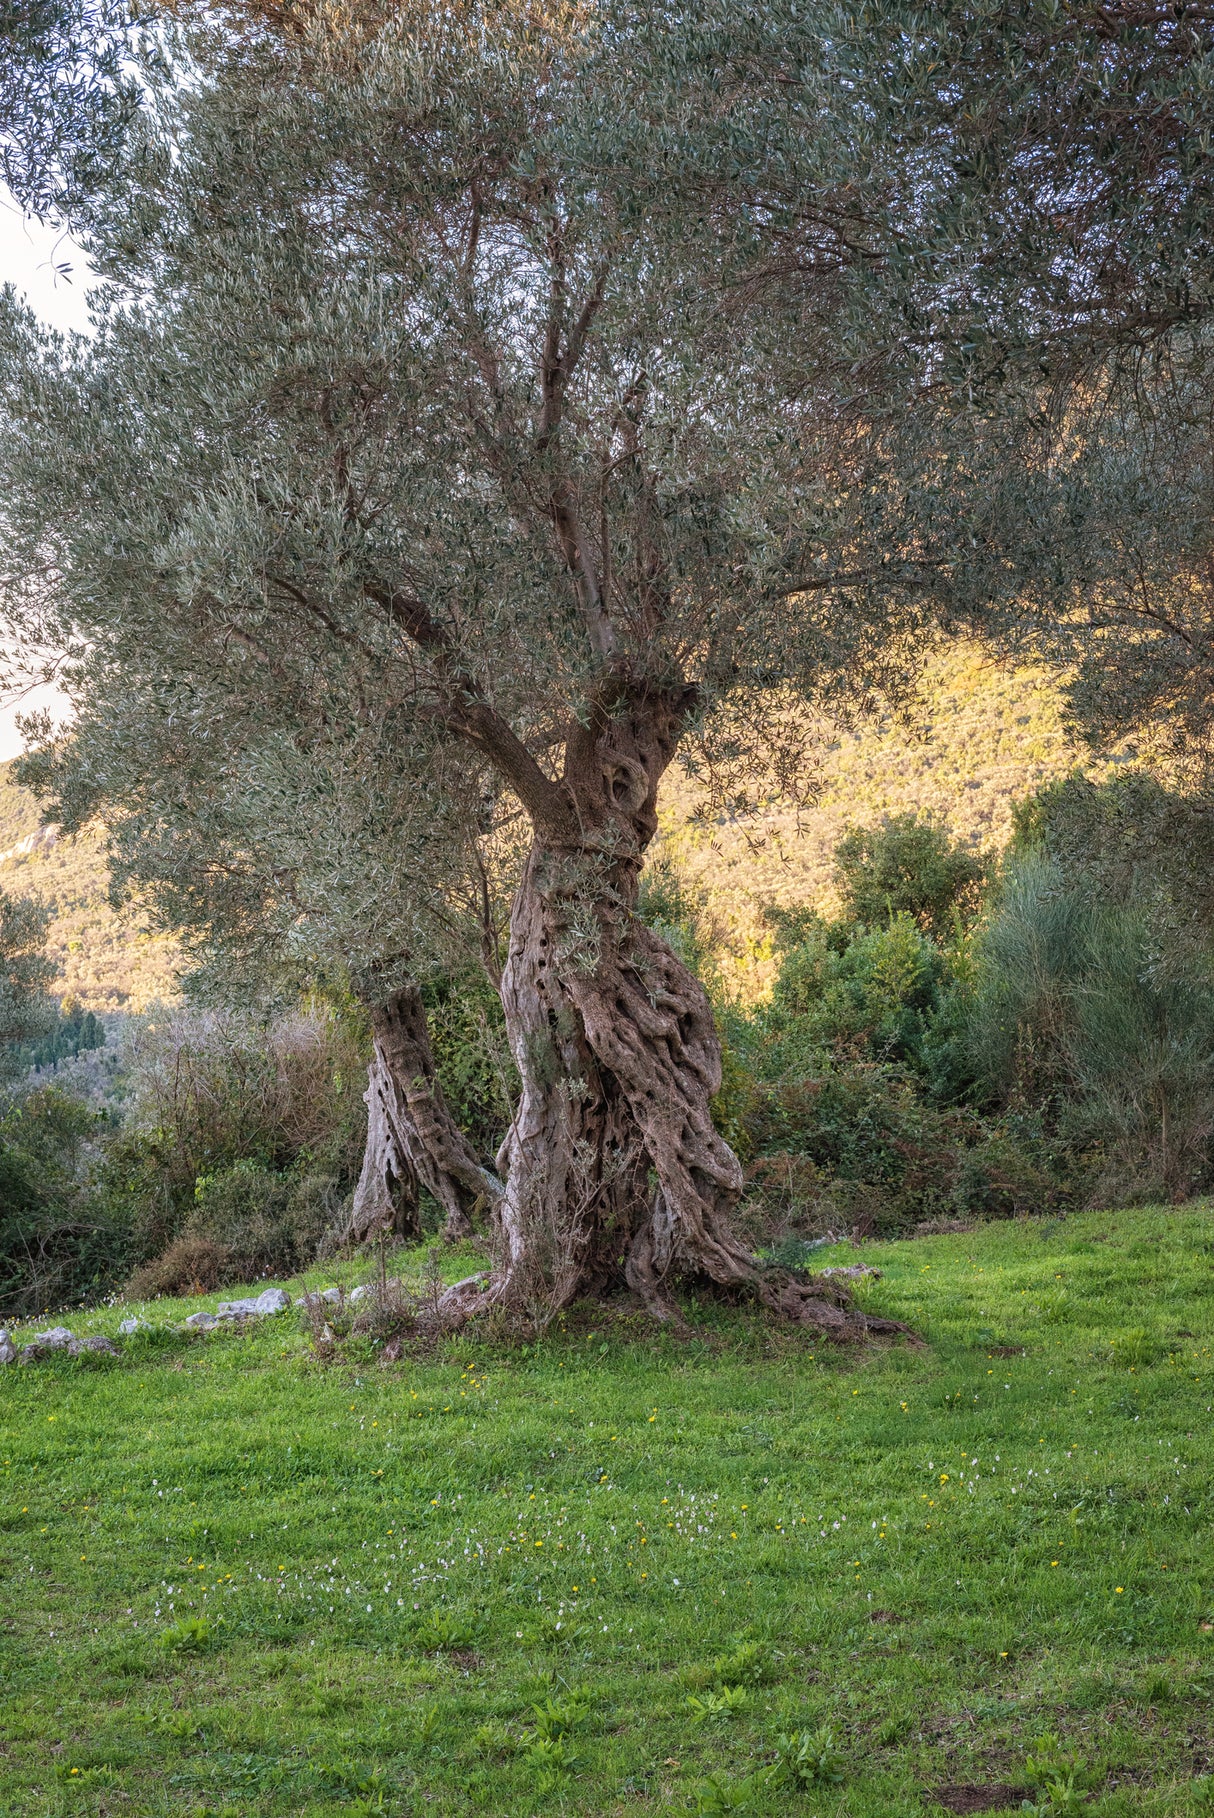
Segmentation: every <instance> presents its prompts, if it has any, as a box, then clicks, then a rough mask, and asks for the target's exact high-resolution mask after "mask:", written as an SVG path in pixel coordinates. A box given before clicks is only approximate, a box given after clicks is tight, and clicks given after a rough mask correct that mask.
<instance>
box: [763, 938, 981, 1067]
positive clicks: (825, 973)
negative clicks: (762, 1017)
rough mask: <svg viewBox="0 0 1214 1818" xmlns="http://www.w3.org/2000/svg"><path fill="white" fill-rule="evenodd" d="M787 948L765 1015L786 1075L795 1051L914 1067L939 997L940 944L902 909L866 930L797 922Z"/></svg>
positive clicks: (775, 1062) (775, 1057)
mask: <svg viewBox="0 0 1214 1818" xmlns="http://www.w3.org/2000/svg"><path fill="white" fill-rule="evenodd" d="M797 934H798V936H799V938H798V939H797V941H796V943H795V945H789V946H786V948H785V952H784V958H783V963H782V965H781V967H780V971H779V975H778V977H777V979H776V984H775V989H774V992H773V995H772V1007H771V1013H770V1014H769V1016H768V1017H767V1018H766V1026H767V1033H768V1036H769V1038H774V1041H775V1043H776V1048H775V1050H774V1052H773V1053H772V1057H771V1060H770V1062H769V1065H770V1066H773V1067H777V1068H778V1069H779V1071H780V1072H781V1073H787V1072H788V1071H789V1068H790V1063H791V1064H792V1066H793V1067H794V1068H795V1065H796V1060H797V1058H798V1055H809V1056H816V1055H820V1054H823V1053H828V1054H830V1055H832V1056H833V1057H834V1058H835V1059H836V1060H870V1061H881V1062H888V1061H898V1062H902V1063H904V1064H905V1065H908V1066H910V1067H913V1068H915V1069H917V1070H921V1069H922V1067H923V1065H924V1039H925V1036H926V1034H927V1031H928V1029H929V1027H930V1025H931V1021H932V1018H933V1017H934V1015H935V1013H936V1011H937V1009H938V1007H939V1003H940V995H941V990H942V987H943V985H944V981H945V963H944V959H943V956H942V955H941V952H940V949H939V948H938V947H937V946H936V945H935V944H934V942H932V941H930V940H928V939H927V937H926V936H925V935H924V934H922V933H921V932H920V931H919V929H918V927H917V926H916V924H915V923H914V921H913V920H912V919H911V917H910V916H909V915H907V914H896V915H894V916H891V918H890V919H889V921H888V922H887V924H886V925H885V926H884V927H877V928H874V929H872V930H871V931H870V930H868V929H865V928H863V927H861V928H858V929H851V928H846V927H844V926H842V925H840V924H838V923H836V924H834V925H832V924H830V923H827V922H824V921H820V920H818V919H817V918H815V919H814V920H813V921H808V920H805V921H802V923H801V925H800V927H799V928H798V929H797Z"/></svg>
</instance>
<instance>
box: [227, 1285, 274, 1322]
mask: <svg viewBox="0 0 1214 1818" xmlns="http://www.w3.org/2000/svg"><path fill="white" fill-rule="evenodd" d="M290 1304H291V1296H290V1295H289V1294H288V1293H287V1292H286V1290H285V1289H283V1288H267V1289H266V1290H265V1292H264V1293H262V1294H258V1295H257V1296H256V1297H255V1298H253V1297H250V1298H247V1299H245V1300H221V1301H220V1303H219V1305H218V1306H217V1307H216V1309H215V1316H216V1318H217V1319H262V1318H264V1317H265V1315H266V1314H267V1313H285V1312H286V1310H287V1308H288V1307H289V1306H290Z"/></svg>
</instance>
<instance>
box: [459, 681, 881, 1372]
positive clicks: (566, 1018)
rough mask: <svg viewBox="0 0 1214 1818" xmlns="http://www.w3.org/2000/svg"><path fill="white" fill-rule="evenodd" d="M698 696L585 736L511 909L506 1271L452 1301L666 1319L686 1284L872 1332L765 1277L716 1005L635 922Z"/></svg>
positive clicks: (776, 1276) (628, 716)
mask: <svg viewBox="0 0 1214 1818" xmlns="http://www.w3.org/2000/svg"><path fill="white" fill-rule="evenodd" d="M685 705H686V694H685V692H683V691H680V692H679V693H678V694H677V695H673V696H672V695H667V696H662V697H658V698H656V699H655V698H654V697H653V696H652V694H638V695H636V696H628V695H627V693H626V691H625V690H623V689H621V691H620V696H619V697H618V698H617V700H616V701H615V703H614V704H613V711H612V713H611V714H610V715H609V716H608V715H604V716H603V718H602V720H601V722H600V724H599V725H598V726H597V727H594V726H592V727H590V728H587V729H583V730H582V731H581V732H579V734H578V735H577V736H575V738H574V739H572V740H571V741H570V747H569V751H568V753H567V760H566V771H565V778H564V786H565V793H566V798H567V800H568V802H569V803H570V812H569V813H568V815H567V816H566V817H564V819H563V821H562V822H561V823H558V824H557V825H556V826H542V825H541V826H540V827H538V828H537V837H536V840H535V844H534V846H533V848H532V851H531V854H530V857H529V859H528V862H527V866H526V869H525V872H524V875H523V879H522V882H521V884H520V886H519V890H518V894H517V896H516V899H515V903H514V909H513V914H512V918H511V933H510V951H509V957H508V959H507V963H506V968H505V972H504V975H503V979H502V1001H503V1005H504V1008H505V1012H506V1024H507V1030H508V1032H509V1036H510V1042H511V1047H512V1049H513V1052H514V1057H515V1061H516V1063H517V1065H518V1070H519V1074H520V1076H521V1079H522V1096H521V1100H520V1103H519V1106H518V1110H517V1113H516V1116H515V1119H514V1121H513V1124H512V1126H511V1129H510V1132H509V1134H508V1136H507V1138H506V1141H505V1143H504V1144H503V1147H502V1150H501V1153H500V1154H499V1156H498V1168H499V1171H500V1172H501V1173H502V1174H503V1176H504V1179H505V1190H504V1192H503V1195H502V1197H501V1199H500V1200H499V1202H498V1204H497V1206H496V1208H495V1226H496V1232H497V1236H498V1240H499V1254H498V1257H497V1263H496V1267H495V1269H494V1271H493V1273H492V1275H491V1276H490V1277H489V1278H488V1280H485V1279H484V1278H475V1277H474V1278H471V1279H470V1280H469V1281H467V1282H461V1283H458V1284H457V1285H456V1286H455V1287H454V1288H452V1289H450V1290H449V1291H448V1294H447V1296H446V1297H445V1300H444V1309H445V1311H446V1313H447V1314H448V1316H449V1317H450V1318H452V1319H453V1320H454V1319H458V1318H461V1317H464V1316H467V1315H469V1314H471V1313H474V1312H477V1311H479V1310H481V1309H482V1308H484V1307H486V1306H489V1305H492V1304H494V1303H503V1302H504V1303H513V1304H514V1305H516V1306H519V1307H520V1308H522V1309H525V1310H528V1311H534V1310H535V1309H537V1308H543V1310H544V1311H545V1312H546V1313H547V1314H549V1315H550V1314H551V1313H553V1312H555V1311H558V1310H559V1309H560V1308H561V1307H563V1306H567V1305H568V1304H569V1303H570V1302H571V1301H572V1300H574V1299H575V1298H577V1297H578V1296H579V1295H581V1294H586V1293H594V1292H601V1291H602V1290H603V1289H605V1288H610V1287H611V1286H613V1285H618V1286H621V1287H622V1286H624V1285H627V1286H628V1287H629V1288H631V1289H632V1290H633V1292H634V1293H635V1294H636V1295H637V1296H638V1297H639V1299H640V1300H641V1302H642V1304H643V1305H645V1306H646V1307H647V1308H648V1309H649V1310H650V1311H651V1312H653V1313H654V1314H655V1315H656V1316H658V1317H659V1318H669V1317H671V1316H672V1314H673V1313H674V1306H673V1302H672V1300H671V1292H670V1290H671V1284H672V1281H673V1279H674V1278H675V1277H676V1276H677V1275H680V1274H681V1275H690V1276H700V1277H707V1278H708V1279H709V1280H711V1281H712V1282H714V1283H716V1284H718V1285H719V1286H721V1287H722V1288H741V1287H745V1288H748V1289H750V1290H752V1291H753V1292H754V1293H756V1294H757V1295H758V1297H759V1298H760V1299H761V1300H763V1301H764V1302H765V1303H766V1304H768V1305H770V1306H772V1307H773V1308H776V1309H777V1310H779V1311H780V1312H781V1313H782V1314H785V1315H787V1316H789V1317H791V1318H794V1319H797V1320H800V1321H804V1322H805V1323H809V1324H813V1325H815V1326H817V1327H820V1328H822V1329H824V1330H827V1331H829V1332H832V1333H834V1334H835V1335H837V1336H839V1337H847V1336H859V1335H860V1334H861V1333H862V1332H864V1331H865V1330H868V1329H872V1327H873V1326H874V1325H876V1326H878V1327H884V1328H885V1329H889V1330H897V1329H900V1328H897V1327H895V1326H894V1325H893V1322H869V1321H866V1320H865V1318H864V1315H863V1314H861V1313H859V1312H858V1311H857V1310H856V1309H855V1308H854V1307H852V1306H850V1305H849V1304H848V1301H847V1298H846V1295H845V1293H843V1292H841V1291H839V1290H836V1289H834V1288H832V1287H830V1286H828V1285H827V1284H826V1283H825V1282H822V1283H818V1284H813V1283H804V1282H800V1281H797V1280H794V1279H793V1278H792V1277H790V1276H789V1275H787V1274H786V1273H782V1272H774V1271H771V1270H768V1269H765V1268H764V1267H763V1265H762V1264H760V1262H759V1261H758V1259H757V1258H756V1257H755V1256H754V1255H753V1254H752V1253H751V1252H750V1251H749V1250H748V1249H747V1247H746V1246H745V1245H744V1244H743V1243H742V1242H741V1241H740V1240H739V1239H738V1237H737V1236H736V1234H735V1232H734V1229H733V1216H734V1213H735V1210H736V1208H737V1204H738V1200H739V1198H740V1196H741V1191H742V1170H741V1167H740V1165H739V1163H738V1160H737V1157H736V1156H735V1155H734V1153H733V1151H732V1150H731V1149H730V1147H729V1145H728V1144H727V1143H726V1142H725V1140H724V1139H723V1137H722V1136H721V1135H720V1134H719V1133H718V1131H717V1130H716V1128H715V1126H714V1124H713V1119H712V1099H713V1097H714V1095H715V1094H716V1093H717V1092H718V1091H719V1089H720V1084H721V1050H720V1042H719V1040H718V1037H717V1033H716V1028H715V1024H714V1021H713V1015H712V1009H711V1005H710V1003H709V1000H708V996H707V993H706V992H705V990H704V988H703V986H702V985H701V984H700V982H699V980H698V979H697V978H695V976H694V975H693V974H692V973H691V972H690V971H689V970H688V968H687V967H686V966H685V965H684V964H683V962H682V961H681V960H680V959H679V958H678V956H677V955H676V954H675V953H674V952H672V951H671V949H670V948H669V947H668V946H667V945H666V944H665V942H663V941H662V940H660V939H659V937H658V936H657V935H656V934H654V933H653V931H652V930H651V929H650V928H648V927H647V926H646V925H645V924H644V923H643V922H642V921H641V920H640V919H639V917H638V916H637V915H636V913H635V905H636V896H637V884H638V879H639V874H640V869H641V863H642V860H643V856H644V852H645V849H646V847H647V846H648V844H649V842H650V840H651V839H652V837H653V834H654V832H655V831H656V826H657V816H656V796H657V785H658V780H659V779H660V777H661V775H662V772H663V770H664V769H665V767H666V765H667V763H668V762H669V761H670V758H671V756H672V755H673V751H674V747H675V738H676V733H677V727H678V723H679V719H680V717H681V713H682V711H683V710H685Z"/></svg>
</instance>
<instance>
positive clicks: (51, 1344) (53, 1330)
mask: <svg viewBox="0 0 1214 1818" xmlns="http://www.w3.org/2000/svg"><path fill="white" fill-rule="evenodd" d="M72 1337H73V1333H72V1331H71V1328H70V1327H68V1326H50V1327H48V1328H47V1330H46V1331H45V1332H35V1333H34V1343H35V1344H36V1345H41V1346H42V1347H43V1349H44V1350H46V1351H66V1350H67V1348H68V1346H69V1345H70V1344H71V1342H72Z"/></svg>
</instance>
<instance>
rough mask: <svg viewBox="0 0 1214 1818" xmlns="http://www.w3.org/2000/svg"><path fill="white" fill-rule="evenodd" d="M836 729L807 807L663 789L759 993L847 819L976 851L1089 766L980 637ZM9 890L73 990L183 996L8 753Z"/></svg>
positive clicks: (672, 841) (1040, 685) (163, 955)
mask: <svg viewBox="0 0 1214 1818" xmlns="http://www.w3.org/2000/svg"><path fill="white" fill-rule="evenodd" d="M827 733H828V736H827V737H826V738H825V740H824V743H823V745H822V750H823V753H824V763H823V772H822V779H821V791H820V794H819V796H818V798H817V800H816V802H815V803H814V805H813V806H812V807H811V808H810V809H809V810H808V811H806V810H802V811H801V814H800V816H799V817H798V815H797V814H796V813H795V812H794V811H793V810H791V809H780V808H777V809H773V810H770V811H768V812H766V813H763V814H760V815H758V816H756V817H755V818H754V819H752V820H750V821H747V822H745V823H742V822H737V821H734V822H730V821H721V822H717V823H715V824H711V825H702V824H699V823H694V824H693V823H689V821H688V814H689V811H690V808H691V805H692V803H693V801H694V789H693V786H692V785H691V784H689V783H688V781H687V780H686V778H684V777H682V776H681V774H680V773H679V772H677V771H674V772H672V773H671V776H670V780H669V782H668V785H667V787H666V789H665V790H664V794H663V803H662V822H663V835H662V837H663V842H664V844H665V846H666V849H667V850H668V851H669V852H671V853H672V855H673V856H674V857H675V858H676V859H677V861H678V864H679V866H680V869H681V870H682V871H683V872H684V873H685V874H686V875H687V876H688V878H689V879H690V880H692V881H693V882H694V883H696V884H698V885H699V886H700V887H701V888H702V889H703V890H704V891H705V893H706V896H707V901H708V908H709V913H710V916H711V919H712V921H713V923H714V925H715V926H716V927H717V929H718V930H719V932H720V935H721V938H722V942H723V945H724V947H725V948H726V950H727V953H728V966H729V970H730V973H731V976H732V977H733V979H734V981H735V983H736V985H737V986H738V988H739V989H741V990H742V991H743V992H744V993H745V994H747V995H751V994H753V993H754V992H756V991H759V990H761V989H762V988H763V986H764V984H765V983H766V981H767V979H768V977H769V975H770V964H769V959H768V955H769V952H770V945H769V937H768V935H767V932H766V930H765V927H764V921H763V910H764V907H765V905H767V904H768V903H771V902H777V903H781V904H796V903H812V904H815V905H817V906H819V907H821V908H824V909H830V908H831V907H832V897H831V884H830V874H831V852H832V850H833V848H834V846H835V844H836V842H837V841H838V839H839V838H840V836H841V835H842V833H843V832H844V831H845V830H846V829H847V828H848V827H852V826H857V825H869V824H871V823H872V822H874V821H877V820H879V819H880V817H881V816H882V815H883V814H897V813H901V812H904V811H905V810H907V809H931V810H932V811H934V812H935V813H936V814H937V815H939V816H940V817H941V818H942V819H943V820H944V821H946V822H947V824H948V825H949V826H950V827H951V828H952V830H953V832H954V833H955V834H957V835H958V836H959V837H960V838H962V839H964V840H965V841H966V842H967V843H968V844H969V845H971V846H972V847H974V848H975V850H978V851H983V852H992V851H997V850H998V849H999V848H1000V847H1001V846H1002V845H1003V844H1004V842H1005V841H1006V839H1007V835H1008V831H1009V828H1010V825H1011V811H1012V803H1013V802H1014V801H1015V800H1016V799H1017V798H1018V797H1021V796H1024V795H1027V794H1029V793H1030V792H1031V791H1032V790H1033V789H1035V788H1036V787H1037V786H1038V785H1039V784H1040V783H1042V782H1044V781H1046V780H1047V779H1048V778H1050V777H1053V776H1060V775H1064V774H1065V773H1066V772H1067V771H1069V770H1071V769H1073V768H1074V767H1075V765H1076V764H1079V763H1081V762H1084V756H1083V754H1082V753H1081V752H1080V751H1079V750H1078V748H1077V747H1076V746H1075V744H1074V743H1073V742H1072V741H1071V740H1070V739H1069V738H1068V736H1067V733H1066V730H1065V728H1064V726H1063V722H1062V712H1061V707H1060V702H1059V697H1058V691H1057V689H1056V687H1055V685H1054V683H1053V682H1052V680H1051V678H1050V676H1049V674H1048V672H1046V671H1044V670H1032V669H1020V670H1013V669H1010V668H1008V667H1007V666H1004V665H1000V664H997V663H995V662H993V661H992V660H991V659H990V658H989V657H987V656H985V655H984V654H983V653H982V652H980V651H978V650H977V649H976V648H974V647H973V646H968V645H963V646H952V647H951V648H949V649H948V650H946V651H943V652H941V654H940V655H939V656H938V657H937V658H936V659H935V660H934V662H933V664H932V667H931V670H930V672H929V675H928V678H927V682H926V685H925V689H924V712H923V714H922V717H921V720H920V721H919V722H918V723H917V724H916V725H914V726H912V725H910V724H903V723H900V722H898V721H896V720H894V719H892V718H891V719H890V720H888V721H886V722H884V723H880V724H877V723H873V724H866V725H864V726H861V727H859V728H856V729H852V730H848V729H843V728H834V729H827ZM1087 768H1088V769H1089V770H1090V772H1091V773H1092V774H1098V773H1099V769H1100V767H1099V766H1096V765H1092V764H1091V763H1090V762H1089V763H1088V764H1087ZM0 888H3V889H5V890H9V891H15V892H18V893H26V892H28V893H30V894H33V895H37V896H39V897H41V898H43V900H45V901H49V902H52V903H53V905H54V908H55V919H54V921H53V923H52V927H51V951H52V953H53V954H54V957H55V959H56V960H57V962H58V963H59V965H60V967H61V968H62V982H61V985H60V986H59V990H60V992H61V994H63V995H68V994H75V995H76V996H77V997H79V999H80V1001H81V1002H82V1003H83V1004H84V1005H85V1006H86V1007H87V1008H89V1009H96V1010H117V1009H138V1008H140V1007H142V1006H143V1005H144V1004H146V1003H148V1002H150V1001H152V1000H153V999H156V998H161V997H165V996H171V995H172V994H173V991H174V985H173V961H174V956H175V949H174V945H173V942H172V941H171V940H169V939H168V938H166V937H165V936H163V935H150V934H148V933H147V932H146V931H145V930H143V929H141V926H140V919H139V917H138V915H136V914H134V913H130V912H127V913H124V914H121V915H118V914H115V912H114V911H113V910H112V909H110V908H109V906H108V904H107V902H106V880H105V851H104V844H103V841H102V839H101V837H100V836H99V835H97V834H86V835H84V836H82V837H81V838H79V839H75V840H65V839H57V838H55V836H54V830H53V829H49V830H48V829H44V828H42V827H41V824H40V820H39V812H38V807H37V804H36V802H35V801H34V800H33V798H32V797H31V796H30V795H29V794H28V793H27V792H26V791H25V790H23V789H21V788H19V787H18V785H17V784H16V783H14V782H13V780H12V766H11V765H0Z"/></svg>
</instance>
